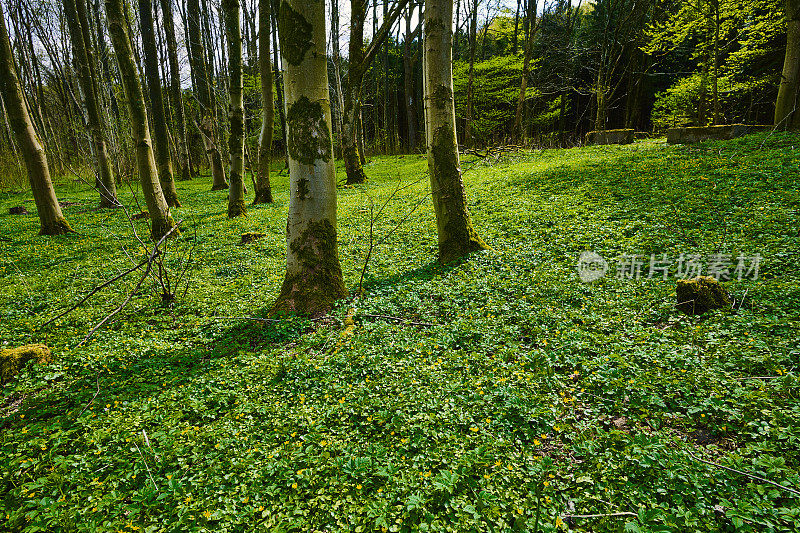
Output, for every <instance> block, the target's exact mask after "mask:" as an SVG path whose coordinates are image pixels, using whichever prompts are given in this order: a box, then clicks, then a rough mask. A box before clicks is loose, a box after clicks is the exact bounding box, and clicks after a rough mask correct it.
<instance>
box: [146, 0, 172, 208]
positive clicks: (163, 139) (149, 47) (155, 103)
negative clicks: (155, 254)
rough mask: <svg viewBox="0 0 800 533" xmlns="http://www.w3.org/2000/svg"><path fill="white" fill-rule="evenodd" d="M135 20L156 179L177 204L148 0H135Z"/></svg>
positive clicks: (165, 195) (149, 2)
mask: <svg viewBox="0 0 800 533" xmlns="http://www.w3.org/2000/svg"><path fill="white" fill-rule="evenodd" d="M139 24H140V25H141V30H142V49H143V51H144V75H145V77H146V78H147V90H148V92H149V93H150V108H151V109H152V111H153V116H152V117H151V120H152V122H153V141H154V146H153V149H154V151H155V158H156V166H157V167H158V181H160V182H161V191H162V192H163V193H164V199H165V200H166V201H167V205H168V206H170V207H180V205H181V203H180V201H178V191H177V190H175V179H174V177H173V174H174V172H173V170H172V156H171V155H170V150H169V131H168V130H167V113H166V111H165V110H164V96H163V94H162V93H161V76H160V74H159V72H158V49H157V48H156V34H155V29H154V28H153V4H152V3H151V1H150V0H139Z"/></svg>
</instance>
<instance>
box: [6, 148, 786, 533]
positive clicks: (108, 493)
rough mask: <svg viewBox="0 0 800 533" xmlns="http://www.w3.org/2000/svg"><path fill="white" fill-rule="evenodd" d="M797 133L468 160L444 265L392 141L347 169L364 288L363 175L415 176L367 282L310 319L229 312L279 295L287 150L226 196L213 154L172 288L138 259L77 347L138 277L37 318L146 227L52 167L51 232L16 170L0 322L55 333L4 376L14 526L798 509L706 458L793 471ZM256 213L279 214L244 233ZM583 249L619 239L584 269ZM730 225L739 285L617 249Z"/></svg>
mask: <svg viewBox="0 0 800 533" xmlns="http://www.w3.org/2000/svg"><path fill="white" fill-rule="evenodd" d="M797 143H798V138H797V137H796V136H792V135H788V134H787V135H780V134H775V135H771V136H766V135H763V134H762V135H754V136H749V137H746V138H742V139H737V140H734V141H729V142H720V143H703V144H699V145H693V146H688V147H667V146H665V145H664V144H663V143H659V142H644V143H637V144H635V145H631V146H627V147H616V146H615V147H591V148H582V149H573V150H549V151H540V152H530V153H522V154H515V155H511V156H509V157H507V158H506V159H504V160H502V161H499V162H497V163H496V164H494V165H489V164H487V163H484V162H480V161H471V160H467V161H465V162H464V164H463V166H464V168H465V169H469V170H468V171H467V172H466V173H465V177H464V180H465V184H466V187H467V190H468V194H469V199H470V205H471V211H472V216H473V221H474V223H475V226H476V228H478V231H479V232H480V234H481V236H482V237H483V238H484V239H485V240H486V241H487V243H489V244H490V245H491V246H492V248H493V250H492V251H488V252H482V253H477V254H474V255H472V256H470V257H469V258H468V259H467V260H465V261H463V262H460V263H458V264H454V265H448V266H441V265H439V264H437V263H436V261H435V253H436V234H435V224H434V220H433V215H432V209H431V205H430V199H429V198H426V194H427V192H428V190H429V187H428V183H427V180H426V176H425V172H426V168H427V167H426V162H425V160H424V158H422V157H420V156H405V157H375V158H373V159H372V162H371V163H369V164H368V165H367V167H366V172H367V174H368V176H369V178H370V179H369V181H368V183H367V184H365V185H364V186H363V187H359V188H353V189H342V190H340V191H339V250H340V257H341V261H342V268H343V272H344V275H345V282H346V284H347V286H348V287H349V288H350V290H351V292H354V291H355V289H356V287H357V284H358V280H359V277H360V273H361V268H362V266H363V263H364V258H365V255H366V252H367V243H368V235H369V219H370V197H372V198H374V201H375V204H376V205H378V206H379V205H381V204H382V202H383V201H385V200H386V199H387V198H390V197H391V196H392V191H393V190H395V188H396V187H397V186H398V184H399V183H402V184H405V185H410V186H409V187H408V188H405V189H403V190H402V191H401V192H399V193H398V194H396V195H395V196H394V197H393V198H392V201H391V203H390V204H389V206H388V207H387V209H386V210H385V211H384V213H383V214H382V215H381V217H380V219H379V220H377V222H376V225H375V235H376V236H377V238H378V239H381V238H383V237H385V236H387V235H389V236H388V237H387V238H386V240H385V241H384V242H383V243H382V244H381V245H380V246H378V247H377V248H376V250H375V251H374V252H373V258H372V261H371V262H370V264H369V269H368V271H367V273H366V276H365V293H364V294H363V296H361V297H359V298H357V299H351V300H347V301H344V302H341V304H340V305H339V306H338V307H337V308H336V309H335V310H334V311H333V313H332V314H331V316H330V318H328V319H326V320H322V321H317V322H309V321H307V320H302V319H295V320H291V321H286V322H281V323H272V324H262V323H258V322H254V321H250V320H245V319H236V318H233V319H230V318H224V319H223V318H219V317H260V316H263V315H264V314H265V313H266V310H267V309H268V308H269V306H270V304H271V303H272V301H273V299H274V298H275V296H276V295H277V291H278V289H279V287H280V283H281V281H282V276H283V249H284V229H285V217H286V210H287V202H288V199H287V193H286V190H287V178H286V176H277V177H275V180H274V189H275V192H276V199H277V201H276V203H275V204H274V205H269V206H256V207H249V212H248V216H247V217H245V218H240V219H236V220H228V219H227V218H226V215H225V212H226V211H225V210H226V202H225V193H224V192H223V193H212V192H209V191H208V189H209V187H210V185H209V180H207V179H205V180H196V181H192V182H181V183H179V184H178V192H179V194H180V198H181V201H182V202H183V205H184V206H185V207H183V208H180V209H177V210H175V217H176V219H183V220H184V222H183V228H184V231H183V235H182V236H181V237H180V239H178V240H177V241H176V242H174V243H172V244H171V245H170V246H171V247H172V248H171V251H170V252H168V254H172V255H168V256H167V264H168V265H171V266H172V267H174V268H177V267H178V266H179V265H178V263H179V261H180V258H182V257H185V254H186V253H188V251H189V250H192V258H191V262H190V268H189V270H188V273H189V278H188V280H189V286H188V291H187V292H186V294H185V296H182V297H180V298H179V299H178V301H177V303H176V305H175V306H174V308H171V309H170V308H165V307H163V306H162V305H161V304H160V298H159V297H158V295H157V291H155V289H154V288H153V287H149V286H147V287H146V289H143V290H142V291H140V293H139V294H137V295H136V296H135V297H134V298H133V299H132V302H131V304H130V306H129V307H127V308H126V309H125V310H124V311H123V312H122V313H121V314H120V315H119V316H118V317H117V319H116V320H114V321H113V322H111V323H110V324H109V325H107V326H105V327H103V328H101V329H100V330H99V331H98V333H97V334H96V335H95V336H94V337H93V338H92V339H90V340H89V341H88V342H87V343H86V344H85V345H82V346H79V343H80V341H81V340H82V339H83V337H84V336H85V335H86V333H87V332H88V330H89V329H91V327H92V326H94V325H95V324H96V323H97V322H98V321H99V320H100V319H101V318H102V317H103V316H105V315H106V314H107V313H108V312H110V311H111V310H112V309H113V308H114V307H115V306H116V305H118V303H119V302H120V301H121V299H122V298H124V296H125V295H126V294H127V291H129V290H131V288H132V286H133V283H134V281H133V280H132V279H131V280H128V281H126V282H125V283H122V284H116V285H114V286H112V287H110V288H108V289H106V290H104V291H103V292H101V293H99V294H98V295H97V296H96V297H94V298H93V299H92V300H90V302H88V303H87V304H86V305H84V306H83V307H81V308H80V309H79V310H77V311H75V312H73V313H71V314H70V315H68V316H66V317H65V318H63V319H61V320H59V321H58V322H56V323H55V324H52V325H49V326H47V327H41V325H42V324H43V323H44V322H45V321H46V320H47V319H49V318H51V317H53V316H55V315H57V314H58V312H59V311H60V310H62V309H64V308H66V307H68V306H69V305H70V304H71V303H73V302H75V301H76V300H77V298H79V297H80V296H81V295H83V294H86V292H87V291H89V290H90V289H91V288H92V287H94V286H95V285H97V284H98V283H100V282H101V281H102V280H105V279H109V278H111V277H113V276H114V275H116V273H118V272H121V271H122V270H124V269H125V268H129V266H130V265H131V264H132V263H131V257H132V258H134V259H136V258H138V257H140V255H141V253H142V252H141V251H140V250H139V247H138V245H137V243H136V242H135V240H134V239H133V238H132V235H131V230H130V227H129V226H128V225H127V222H126V221H125V220H124V218H123V216H122V214H121V213H120V212H119V211H115V210H97V209H95V207H96V204H97V198H96V195H95V194H94V193H92V192H90V191H86V190H84V188H83V187H82V186H80V187H79V186H77V185H75V184H73V183H60V184H59V185H58V190H59V194H60V199H61V200H62V201H68V202H72V203H73V204H72V205H70V206H68V207H65V209H64V211H65V214H66V216H67V218H68V220H69V221H70V223H71V224H72V226H73V228H74V229H76V230H77V231H78V233H77V234H73V235H68V236H63V237H57V238H48V237H39V236H37V235H36V232H37V230H38V222H37V220H36V217H35V215H29V216H12V215H8V214H6V213H8V208H9V207H11V206H15V205H26V206H27V207H28V210H29V211H31V212H34V209H33V208H32V201H31V200H30V199H29V195H28V194H27V193H19V192H7V191H6V192H0V342H2V345H7V346H18V345H21V344H27V343H39V342H40V343H44V344H47V345H48V346H50V347H51V348H52V349H53V353H54V356H55V358H56V361H55V362H54V363H53V364H52V365H48V366H31V367H29V368H28V369H27V370H26V371H24V372H23V373H22V374H21V375H20V376H19V377H18V379H17V380H16V381H13V382H10V383H8V384H6V385H5V387H4V388H3V391H2V392H3V400H2V403H3V407H2V411H0V416H2V418H0V424H2V433H0V450H2V459H0V476H2V500H0V529H2V530H6V531H118V530H122V531H133V530H137V531H138V530H141V531H147V532H155V531H252V530H260V531H386V530H388V531H417V530H432V531H492V532H499V531H534V530H536V529H540V530H543V531H553V530H566V529H574V530H578V531H621V530H623V529H625V530H626V531H701V530H702V531H734V530H736V531H796V530H797V529H798V528H800V498H798V496H797V495H796V494H794V493H792V492H790V491H787V490H783V489H780V488H778V487H775V486H773V485H769V484H767V483H764V482H761V481H758V480H756V479H754V478H752V477H748V476H744V475H741V474H738V473H734V472H731V471H728V470H724V469H722V468H719V467H716V466H712V465H709V464H706V463H702V462H699V461H697V460H696V459H694V458H693V456H694V457H697V458H702V459H705V460H709V461H712V462H715V463H718V464H722V465H724V466H728V467H731V468H734V469H736V470H739V471H743V472H746V473H749V474H751V475H755V476H759V477H762V478H767V479H769V480H772V481H774V482H776V483H779V484H781V485H784V486H787V487H790V488H795V489H797V487H799V486H800V465H799V464H798V458H800V453H798V452H799V451H800V403H798V401H797V397H798V393H800V390H799V388H800V387H799V386H798V379H797V373H798V359H800V347H798V346H799V345H800V342H798V339H800V273H799V270H798V264H800V237H799V236H798V228H800V215H799V214H798V213H799V211H798V203H799V202H800V180H799V179H798V177H799V176H800V172H798V163H800V154H798V151H797V149H796V148H795V146H796V145H797ZM340 176H343V173H340ZM417 180H419V181H418V182H417ZM414 182H417V183H415V184H414ZM412 184H413V185H412ZM122 197H123V200H124V201H125V202H126V203H132V200H131V197H130V192H124V193H122ZM420 201H421V202H422V203H420ZM416 206H418V207H416ZM137 227H138V228H139V231H140V233H146V232H145V228H146V226H145V225H144V222H137ZM395 228H396V230H395ZM251 231H257V232H263V233H265V234H266V237H265V238H262V239H258V240H256V241H254V242H253V243H251V244H248V245H244V246H242V245H239V244H238V243H239V240H240V235H241V234H242V233H245V232H251ZM584 250H593V251H595V252H597V253H599V254H600V255H601V256H603V257H605V258H606V259H608V260H609V262H610V263H611V265H610V266H611V270H610V271H609V273H608V275H606V276H605V277H604V278H602V279H600V280H598V281H596V282H594V283H591V284H585V283H582V282H581V281H580V280H579V278H578V276H577V274H576V263H577V258H578V256H579V254H580V253H581V252H582V251H584ZM719 252H725V253H728V254H731V255H732V256H733V258H736V257H737V256H738V255H739V254H744V255H746V256H748V257H749V256H753V255H755V254H756V253H759V254H760V255H761V256H762V257H763V259H762V261H761V264H760V272H759V277H758V279H752V276H745V277H744V279H742V280H741V281H739V280H738V279H735V278H736V277H735V276H734V279H733V280H732V281H730V282H728V283H727V284H726V285H727V286H728V288H729V290H730V291H731V293H732V294H733V295H734V296H736V297H737V298H738V299H739V301H741V298H742V296H744V295H745V294H746V297H745V300H744V305H743V306H742V308H741V309H739V310H738V312H733V311H731V310H721V311H715V312H712V313H711V314H709V315H707V316H705V317H703V318H690V317H686V316H683V315H681V314H679V313H677V312H676V311H675V309H674V303H675V302H674V298H675V296H674V290H675V289H674V282H675V277H674V272H673V273H671V275H670V279H668V280H666V281H664V280H663V279H646V277H643V278H642V279H617V278H616V276H615V268H616V264H617V263H615V262H614V259H615V258H618V257H620V256H621V255H622V254H642V255H645V256H646V257H647V259H646V260H645V263H646V264H645V271H646V269H647V266H648V264H649V257H650V254H659V256H660V254H662V253H666V254H668V255H669V256H671V257H677V256H678V255H679V254H681V253H686V254H700V255H701V256H703V257H704V258H706V257H707V256H708V255H709V254H714V253H719ZM734 260H735V259H734ZM348 315H352V316H353V318H354V325H353V326H346V325H345V323H346V317H347V316H348ZM368 315H387V316H395V317H403V318H406V319H409V320H413V321H416V322H420V323H430V324H434V325H433V326H415V325H410V324H407V323H404V322H400V321H395V320H386V319H380V318H376V317H373V316H368ZM760 377H767V378H768V379H751V378H760ZM612 513H626V514H624V515H619V516H610V514H612ZM567 515H601V516H596V517H590V518H570V517H568V516H567Z"/></svg>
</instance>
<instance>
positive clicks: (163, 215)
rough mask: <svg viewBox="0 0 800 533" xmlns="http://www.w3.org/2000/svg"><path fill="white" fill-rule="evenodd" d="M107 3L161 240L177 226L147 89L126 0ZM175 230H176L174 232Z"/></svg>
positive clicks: (154, 228)
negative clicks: (153, 137) (153, 136)
mask: <svg viewBox="0 0 800 533" xmlns="http://www.w3.org/2000/svg"><path fill="white" fill-rule="evenodd" d="M105 5H106V17H107V18H108V32H109V34H110V35H111V44H112V45H113V46H114V53H115V55H116V56H117V64H118V66H119V73H120V79H121V80H122V88H123V90H124V91H125V99H126V100H127V102H128V112H129V114H130V121H131V132H132V134H133V141H134V145H135V147H136V167H137V169H138V170H139V181H140V182H141V185H142V194H143V195H144V199H145V203H146V204H147V211H148V213H150V223H151V227H150V233H151V236H152V238H153V239H154V240H158V239H160V238H161V237H163V236H164V235H166V234H167V233H168V232H169V231H170V230H171V229H172V228H173V226H175V222H174V221H173V220H172V215H171V214H170V211H169V205H168V204H167V201H166V199H165V198H164V193H163V191H162V190H161V183H160V182H159V180H158V168H157V167H156V160H155V155H154V154H153V147H152V144H151V141H150V127H149V126H148V123H147V108H146V106H145V100H144V92H143V91H142V83H141V80H140V79H139V71H138V70H137V68H136V63H135V61H134V59H133V50H132V48H131V40H130V35H129V34H128V25H127V22H126V19H125V9H124V7H123V0H105ZM175 233H177V231H176V232H174V233H173V234H175Z"/></svg>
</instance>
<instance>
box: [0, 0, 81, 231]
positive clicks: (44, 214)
mask: <svg viewBox="0 0 800 533" xmlns="http://www.w3.org/2000/svg"><path fill="white" fill-rule="evenodd" d="M0 93H2V97H3V102H4V103H5V106H6V116H7V118H8V122H9V124H10V125H11V129H12V131H13V132H14V137H16V140H17V144H18V145H19V147H20V151H21V152H22V157H23V159H25V167H26V168H27V171H28V180H29V182H30V184H31V191H32V192H33V199H34V201H35V202H36V211H37V212H38V214H39V222H40V224H41V229H40V230H39V235H60V234H62V233H69V232H70V231H72V230H71V228H70V227H69V224H68V223H67V220H66V219H65V218H64V215H63V214H62V213H61V207H60V206H59V205H58V198H57V197H56V192H55V190H54V189H53V182H52V181H50V169H49V167H48V166H47V156H46V155H45V152H44V148H43V147H42V143H41V142H40V141H39V137H38V135H36V131H35V130H34V129H33V122H31V117H30V114H29V113H28V106H27V105H26V104H25V97H24V95H23V94H22V87H21V86H20V83H19V78H18V77H17V71H16V68H15V67H14V56H13V55H12V52H11V43H10V42H9V39H8V30H7V29H6V22H5V14H4V13H3V7H2V4H0Z"/></svg>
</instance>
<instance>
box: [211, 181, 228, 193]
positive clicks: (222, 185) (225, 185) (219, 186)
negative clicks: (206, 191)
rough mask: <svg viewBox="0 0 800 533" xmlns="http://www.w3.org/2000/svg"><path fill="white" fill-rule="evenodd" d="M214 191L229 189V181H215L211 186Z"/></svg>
mask: <svg viewBox="0 0 800 533" xmlns="http://www.w3.org/2000/svg"><path fill="white" fill-rule="evenodd" d="M211 190H212V191H227V190H228V182H226V181H224V182H222V183H215V184H213V185H212V186H211Z"/></svg>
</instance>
